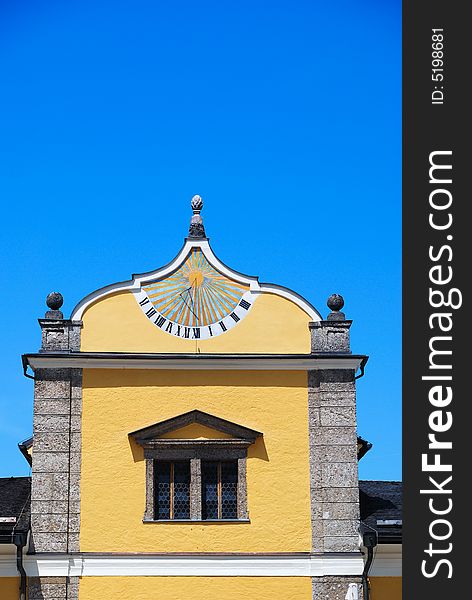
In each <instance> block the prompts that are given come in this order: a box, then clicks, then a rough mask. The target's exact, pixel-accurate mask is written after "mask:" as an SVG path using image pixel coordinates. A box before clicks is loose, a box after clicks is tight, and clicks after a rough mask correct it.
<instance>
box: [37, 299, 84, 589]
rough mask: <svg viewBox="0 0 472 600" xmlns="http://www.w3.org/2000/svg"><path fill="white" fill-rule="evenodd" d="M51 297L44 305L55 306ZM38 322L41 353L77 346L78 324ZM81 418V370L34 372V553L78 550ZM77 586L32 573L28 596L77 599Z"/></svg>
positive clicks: (53, 319)
mask: <svg viewBox="0 0 472 600" xmlns="http://www.w3.org/2000/svg"><path fill="white" fill-rule="evenodd" d="M51 296H52V295H50V296H48V306H50V308H54V303H52V302H51V303H52V304H53V306H51V304H50V303H49V299H50V297H51ZM61 304H62V300H61ZM56 307H57V308H59V307H60V304H59V306H57V304H56ZM39 324H40V326H41V329H42V346H41V349H40V352H44V353H54V352H60V353H63V352H71V351H72V352H73V351H79V350H80V328H81V325H82V323H81V322H72V321H68V320H65V319H62V313H61V311H60V310H57V309H56V310H49V311H48V312H47V313H46V318H44V319H39ZM81 419H82V371H81V369H38V370H36V372H35V382H34V408H33V452H32V459H33V460H32V489H31V548H30V549H31V551H33V552H35V553H46V552H66V553H73V552H79V529H80V458H81ZM77 590H78V578H73V577H72V578H71V577H69V578H65V577H53V578H51V577H45V578H41V577H36V578H32V579H31V581H30V584H29V596H28V597H29V598H30V600H36V598H38V599H39V598H41V599H44V600H46V599H48V600H49V599H54V600H56V599H57V600H59V599H61V600H76V598H77V594H78V592H77Z"/></svg>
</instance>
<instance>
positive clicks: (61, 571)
mask: <svg viewBox="0 0 472 600" xmlns="http://www.w3.org/2000/svg"><path fill="white" fill-rule="evenodd" d="M24 566H25V570H26V573H27V574H28V576H30V577H31V576H32V577H37V576H41V577H74V576H81V577H87V576H113V575H121V576H126V577H133V576H176V577H185V576H200V577H201V576H203V577H238V576H239V577H244V576H250V577H321V576H325V575H348V576H349V575H350V576H359V575H360V574H361V573H362V570H363V568H364V563H363V559H362V555H361V554H360V553H359V554H347V555H345V556H343V555H341V554H324V555H309V554H307V555H304V556H303V555H302V556H300V555H297V554H281V555H276V554H274V555H259V556H258V555H254V554H251V555H244V554H241V555H224V554H220V555H214V554H213V555H206V556H205V555H198V556H197V555H190V556H189V555H179V556H176V555H173V556H172V555H167V556H166V555H133V556H129V555H112V554H109V555H94V554H79V555H68V554H54V555H51V556H48V555H45V554H43V555H41V554H39V555H29V556H28V555H27V556H25V558H24ZM16 575H17V571H16V563H15V559H14V556H11V557H5V556H2V557H0V576H3V577H14V576H16Z"/></svg>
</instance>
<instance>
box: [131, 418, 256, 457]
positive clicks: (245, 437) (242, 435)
mask: <svg viewBox="0 0 472 600" xmlns="http://www.w3.org/2000/svg"><path fill="white" fill-rule="evenodd" d="M194 424H199V425H201V426H202V430H203V431H202V432H201V435H200V436H196V432H197V431H198V430H197V429H196V428H192V427H190V426H191V425H194ZM212 431H213V432H215V434H216V435H215V436H213V435H211V434H212ZM172 433H173V434H174V435H170V434H172ZM218 434H219V435H218ZM221 434H223V435H221ZM129 435H130V436H131V437H132V438H133V439H134V440H135V441H136V443H137V444H139V445H140V446H142V447H143V448H145V449H156V448H164V447H166V448H173V447H177V446H178V447H180V448H182V447H188V448H190V447H193V446H195V445H199V446H210V447H215V446H218V447H239V448H241V447H246V448H247V447H248V446H250V445H251V444H253V443H254V442H255V441H256V439H257V438H258V437H259V436H260V435H262V434H261V433H260V432H259V431H255V430H254V429H250V428H248V427H244V426H243V425H239V424H237V423H233V422H231V421H227V420H226V419H221V418H220V417H216V416H214V415H211V414H209V413H205V412H203V411H200V410H192V411H190V412H187V413H183V414H181V415H178V416H176V417H172V418H170V419H166V420H165V421H160V422H158V423H155V424H154V425H150V426H148V427H144V428H143V429H138V430H137V431H133V432H132V433H130V434H129Z"/></svg>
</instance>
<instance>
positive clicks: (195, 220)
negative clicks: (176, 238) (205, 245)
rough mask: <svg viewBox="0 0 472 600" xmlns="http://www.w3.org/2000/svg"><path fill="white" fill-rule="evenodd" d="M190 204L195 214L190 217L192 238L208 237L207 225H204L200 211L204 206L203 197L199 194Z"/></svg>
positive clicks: (189, 233) (190, 234)
mask: <svg viewBox="0 0 472 600" xmlns="http://www.w3.org/2000/svg"><path fill="white" fill-rule="evenodd" d="M190 204H191V206H192V210H193V216H192V218H191V219H190V228H189V232H188V235H189V237H191V238H204V237H206V235H205V227H204V226H203V219H202V218H201V216H200V211H201V210H202V208H203V200H202V197H201V196H199V195H198V194H197V195H196V196H194V197H193V198H192V200H191V202H190Z"/></svg>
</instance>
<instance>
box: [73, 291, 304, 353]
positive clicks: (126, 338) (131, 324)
mask: <svg viewBox="0 0 472 600" xmlns="http://www.w3.org/2000/svg"><path fill="white" fill-rule="evenodd" d="M310 320H311V319H310V317H309V315H308V314H307V313H305V312H304V311H303V310H302V309H301V308H300V307H298V306H297V305H296V304H294V303H293V302H291V301H290V300H287V299H285V298H282V297H280V296H277V295H275V294H261V295H260V296H259V297H258V298H257V299H256V301H255V302H254V306H253V307H252V309H251V310H250V311H249V313H248V314H247V316H246V317H245V318H244V319H242V320H241V321H240V322H239V323H238V324H237V325H236V327H233V328H232V329H230V330H229V331H227V332H226V333H224V334H222V335H219V336H217V337H214V338H212V339H209V340H198V341H197V340H184V339H181V338H177V337H175V336H173V335H170V334H168V333H165V332H163V331H162V330H161V329H159V327H156V326H155V325H154V324H153V323H152V322H151V321H150V320H149V319H148V318H147V317H146V316H145V315H144V314H143V312H142V310H141V309H140V308H139V306H138V304H137V302H136V300H135V299H134V296H133V294H132V293H131V292H119V293H116V294H113V295H111V296H107V297H106V298H104V299H102V300H99V301H97V302H95V304H92V305H91V306H90V307H89V308H88V309H87V310H86V311H85V313H84V315H83V323H84V326H83V329H82V335H81V350H82V352H197V351H200V352H222V353H224V352H242V353H244V352H249V353H251V352H255V353H264V352H267V353H305V352H309V351H310V332H309V330H308V323H309V322H310Z"/></svg>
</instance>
